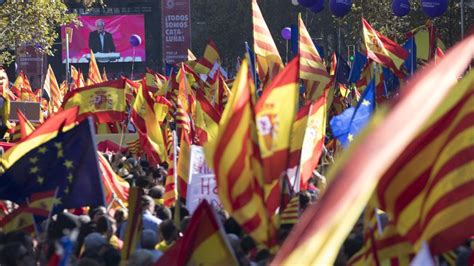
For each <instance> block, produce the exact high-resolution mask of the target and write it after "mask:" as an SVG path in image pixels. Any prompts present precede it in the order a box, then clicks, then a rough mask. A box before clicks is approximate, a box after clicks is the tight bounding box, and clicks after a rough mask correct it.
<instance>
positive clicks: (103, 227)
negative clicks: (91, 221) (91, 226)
mask: <svg viewBox="0 0 474 266" xmlns="http://www.w3.org/2000/svg"><path fill="white" fill-rule="evenodd" d="M115 231H117V222H116V221H115V219H114V218H112V217H110V216H109V215H104V216H102V217H100V218H99V219H98V220H97V232H98V233H100V234H102V235H104V236H106V238H107V239H109V238H110V237H112V235H114V234H115Z"/></svg>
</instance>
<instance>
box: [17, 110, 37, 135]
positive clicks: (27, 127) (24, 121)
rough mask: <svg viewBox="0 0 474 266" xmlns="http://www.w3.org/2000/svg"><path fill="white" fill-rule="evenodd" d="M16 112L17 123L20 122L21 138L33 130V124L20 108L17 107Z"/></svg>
mask: <svg viewBox="0 0 474 266" xmlns="http://www.w3.org/2000/svg"><path fill="white" fill-rule="evenodd" d="M17 114H18V123H19V124H20V132H21V139H25V138H26V137H28V136H29V135H30V134H31V133H33V131H35V126H34V125H33V124H32V123H31V122H30V120H28V118H26V116H25V115H24V114H23V112H21V110H20V109H17Z"/></svg>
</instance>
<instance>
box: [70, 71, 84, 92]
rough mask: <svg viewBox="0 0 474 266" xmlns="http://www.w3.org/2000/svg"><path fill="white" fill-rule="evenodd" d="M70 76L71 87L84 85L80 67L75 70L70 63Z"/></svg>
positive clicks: (76, 87)
mask: <svg viewBox="0 0 474 266" xmlns="http://www.w3.org/2000/svg"><path fill="white" fill-rule="evenodd" d="M71 78H72V81H73V82H72V84H71V89H78V88H82V87H85V86H86V82H85V81H84V76H83V75H82V71H81V69H79V70H77V69H76V68H75V67H74V66H73V65H71Z"/></svg>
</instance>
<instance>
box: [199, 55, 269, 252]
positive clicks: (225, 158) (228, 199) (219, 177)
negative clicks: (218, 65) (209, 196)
mask: <svg viewBox="0 0 474 266" xmlns="http://www.w3.org/2000/svg"><path fill="white" fill-rule="evenodd" d="M248 72H249V68H248V63H247V60H243V62H242V66H241V67H240V70H239V73H238V74H237V78H236V80H235V82H234V86H233V88H232V95H231V97H230V99H229V102H228V104H227V106H226V108H225V110H224V113H223V115H222V118H221V121H220V123H219V130H218V132H217V137H216V138H215V139H214V141H213V142H209V143H208V144H207V145H205V152H206V158H207V162H208V163H209V164H210V165H211V167H212V168H213V169H214V172H215V174H216V181H217V186H218V191H219V197H220V199H221V202H222V204H223V206H224V209H225V210H226V211H228V212H229V214H230V215H231V216H232V217H233V218H234V219H235V220H236V221H237V222H238V223H239V224H240V225H241V226H242V228H243V229H244V230H245V231H246V232H247V233H248V234H250V235H251V236H252V237H253V238H254V239H255V241H257V242H258V243H261V244H266V245H269V244H270V243H271V241H272V240H273V239H274V237H275V228H274V227H273V225H272V223H271V220H270V216H269V215H268V212H267V210H266V207H265V200H264V195H263V177H262V176H261V175H260V174H258V171H259V169H255V166H256V164H255V162H254V157H253V154H254V153H255V151H254V150H255V149H258V147H255V145H254V143H253V142H252V132H251V130H255V129H252V128H251V124H253V123H254V121H253V120H254V114H253V110H252V109H253V108H252V103H251V99H250V97H251V86H253V81H252V80H251V78H250V77H249V76H248Z"/></svg>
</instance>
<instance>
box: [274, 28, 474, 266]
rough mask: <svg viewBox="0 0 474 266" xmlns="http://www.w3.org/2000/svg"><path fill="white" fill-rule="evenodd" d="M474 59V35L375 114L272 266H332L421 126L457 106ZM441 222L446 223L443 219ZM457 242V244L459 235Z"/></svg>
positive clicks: (420, 75) (416, 78)
mask: <svg viewBox="0 0 474 266" xmlns="http://www.w3.org/2000/svg"><path fill="white" fill-rule="evenodd" d="M473 56H474V35H471V36H468V37H466V38H465V39H464V40H463V41H462V42H460V43H459V44H457V45H456V46H455V47H454V48H452V49H451V50H450V51H448V53H447V54H446V57H445V58H444V59H443V60H442V61H441V62H439V63H438V64H436V65H434V64H433V63H432V64H430V65H429V66H427V67H425V68H424V69H422V70H420V72H418V73H417V74H415V75H414V76H413V78H412V80H411V82H409V83H407V85H406V86H405V88H402V89H401V91H400V92H401V94H400V97H399V98H398V99H397V101H396V102H395V103H394V104H393V105H392V106H391V108H390V111H389V112H387V111H386V109H383V108H382V109H379V110H378V111H377V112H376V114H375V117H374V118H373V119H372V122H371V123H370V124H369V125H368V127H367V130H364V132H363V133H362V134H361V136H360V137H359V138H358V139H357V141H355V142H354V143H352V145H351V147H350V148H349V149H348V150H347V152H345V153H343V156H342V157H340V158H339V160H338V161H337V162H336V164H335V166H334V167H333V168H332V169H331V170H330V172H329V173H328V175H327V176H328V180H329V185H328V186H327V188H326V191H325V193H324V194H323V196H322V197H321V199H320V200H319V201H318V204H316V205H312V206H310V207H309V208H307V209H306V211H305V213H304V214H303V216H302V217H301V219H300V221H299V223H298V224H297V225H296V227H294V228H293V230H292V232H291V233H290V235H289V236H288V238H287V239H286V241H285V242H284V243H283V245H282V247H281V249H280V251H279V252H278V253H277V255H276V257H275V259H274V260H273V264H274V265H280V264H316V265H318V264H320V265H329V264H333V263H334V259H335V258H336V256H337V253H338V252H339V249H340V246H341V245H342V243H343V242H344V240H345V239H346V237H347V235H348V234H349V232H350V231H351V229H352V228H353V225H354V224H355V222H356V221H357V219H358V217H359V215H360V213H361V212H362V210H363V208H364V207H365V205H366V204H367V202H368V201H369V199H370V197H371V195H372V194H373V192H374V190H375V189H376V186H377V183H378V181H379V179H380V177H381V176H382V175H383V174H384V173H385V172H386V170H387V169H389V168H390V167H391V165H392V163H393V162H394V161H396V160H397V158H399V156H400V154H402V152H403V151H404V150H405V149H406V148H407V146H408V145H409V144H410V143H411V142H412V141H413V140H414V139H415V137H416V136H417V135H418V133H419V132H420V130H421V129H422V127H423V125H424V124H425V123H426V122H428V121H433V119H435V117H436V116H432V115H433V114H434V113H437V112H439V110H438V107H439V106H440V104H441V103H443V102H456V98H457V97H456V95H457V94H458V92H457V91H458V88H456V89H451V88H452V87H453V85H454V84H456V82H457V79H458V77H459V76H460V75H462V73H464V71H465V69H466V67H467V66H468V65H469V64H470V63H471V60H472V58H473ZM433 88H436V93H433ZM457 96H459V95H457ZM471 98H472V94H471ZM419 103H423V104H419ZM471 139H472V138H471ZM453 151H456V149H455V150H453ZM471 162H472V160H471ZM442 164H444V163H442ZM420 169H421V168H420ZM466 173H469V172H466ZM467 177H469V175H465V178H461V179H460V181H461V182H462V181H465V180H466V178H467ZM471 180H472V179H471ZM404 184H408V183H404ZM446 188H448V187H446ZM461 202H462V201H461ZM458 203H460V202H458ZM429 204H430V205H431V203H429ZM431 206H432V205H431ZM457 206H460V205H457ZM427 207H428V206H427ZM464 210H468V212H466V211H464V212H463V215H461V216H459V212H456V213H454V214H452V215H450V216H451V217H452V218H455V219H454V220H452V221H450V222H449V223H446V224H445V225H440V226H441V227H439V226H435V227H431V228H437V230H439V229H442V228H443V227H444V228H445V229H446V226H448V227H451V226H452V225H453V224H452V223H453V222H454V223H457V222H459V220H464V219H465V218H466V215H468V216H469V215H470V212H469V210H472V208H465V209H464ZM419 214H420V213H419ZM458 216H459V217H458ZM471 217H472V216H471ZM430 221H431V222H436V221H438V220H437V219H432V220H430ZM430 221H428V222H430ZM439 221H441V222H445V220H444V219H440V220H439ZM471 223H472V222H471ZM455 228H457V227H455ZM464 228H466V227H465V226H464ZM469 228H471V227H469ZM435 231H436V230H435ZM443 232H445V233H447V232H449V230H443ZM432 233H433V231H432ZM438 235H439V234H438ZM471 235H472V233H471ZM453 236H454V238H457V237H458V236H460V235H457V234H454V235H453ZM454 238H453V239H451V240H454ZM432 240H433V239H432ZM434 247H436V246H434Z"/></svg>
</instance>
